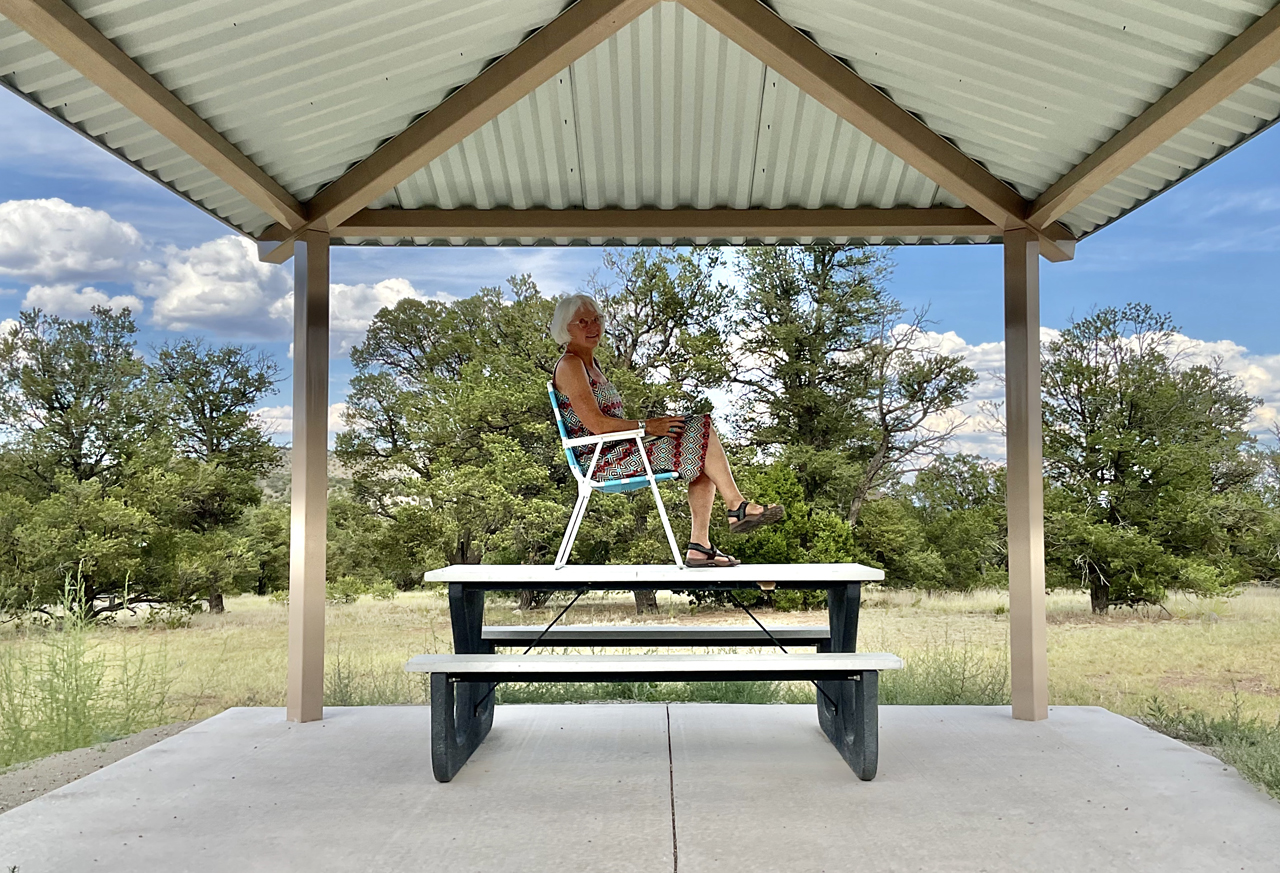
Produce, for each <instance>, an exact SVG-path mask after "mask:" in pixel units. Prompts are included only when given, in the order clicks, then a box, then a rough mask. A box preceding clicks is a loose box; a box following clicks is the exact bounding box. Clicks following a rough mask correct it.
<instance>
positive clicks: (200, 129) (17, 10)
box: [0, 0, 305, 228]
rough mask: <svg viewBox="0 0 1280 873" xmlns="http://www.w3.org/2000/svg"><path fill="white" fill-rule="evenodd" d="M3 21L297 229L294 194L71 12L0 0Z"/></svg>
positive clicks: (49, 1)
mask: <svg viewBox="0 0 1280 873" xmlns="http://www.w3.org/2000/svg"><path fill="white" fill-rule="evenodd" d="M0 15H3V16H4V17H5V18H7V19H9V20H10V21H12V22H13V23H14V24H16V25H17V26H18V27H21V28H22V29H23V30H25V31H26V32H27V33H29V34H31V36H32V37H34V38H35V39H37V40H39V41H40V42H41V43H43V44H44V45H45V46H46V47H47V48H48V49H49V50H50V51H51V52H53V53H54V54H56V55H57V56H58V57H60V58H62V60H64V61H66V62H67V63H68V64H70V65H71V66H72V67H74V68H75V69H76V70H77V71H79V72H80V74H81V75H82V76H84V77H85V78H86V79H88V80H89V81H90V82H92V83H93V84H94V85H96V86H98V87H99V88H101V89H102V90H103V91H104V92H105V93H106V94H107V95H109V96H110V97H111V98H112V99H114V100H115V101H116V102H117V103H119V104H120V105H121V106H123V107H124V108H126V109H128V110H129V111H130V112H132V113H133V114H134V115H136V116H138V117H139V118H141V119H142V120H143V121H144V122H146V123H147V124H148V125H150V126H151V127H152V128H154V129H155V130H156V132H158V133H159V134H160V135H161V136H163V137H164V138H165V139H167V140H169V141H170V142H172V143H173V144H174V145H176V146H177V147H178V148H180V149H182V150H183V151H184V152H186V153H187V154H188V155H190V156H191V157H192V158H194V159H195V160H197V161H199V162H200V163H201V164H202V165H203V166H204V167H205V168H206V169H208V170H209V171H210V172H211V173H213V174H214V175H215V176H217V177H218V178H220V179H222V181H224V182H226V183H227V184H228V185H230V186H231V187H232V188H234V189H235V190H236V191H237V192H239V193H240V194H241V195H242V196H244V197H245V198H246V199H247V200H249V201H250V202H251V203H253V204H254V205H255V206H257V207H258V208H259V209H261V210H262V211H263V212H265V213H267V214H268V215H270V216H271V217H272V218H274V219H275V220H276V221H278V222H280V223H281V224H282V225H285V226H286V227H290V228H294V227H299V226H301V224H302V222H303V220H304V215H305V210H304V208H303V206H302V204H300V203H299V202H298V201H297V200H296V199H295V198H294V197H293V195H292V194H290V193H289V192H288V191H286V190H285V189H284V188H283V187H281V185H280V184H279V183H278V182H276V181H275V180H274V179H272V178H271V177H270V176H268V175H267V174H266V173H265V172H263V170H262V169H261V168H260V167H259V166H258V165H257V164H255V163H253V161H251V160H249V159H248V158H247V157H245V156H244V154H243V153H241V152H240V150H239V149H237V148H236V147H235V146H233V145H232V144H231V143H229V142H228V141H227V140H226V138H225V137H223V136H222V134H220V133H218V132H217V131H216V130H214V129H213V128H212V127H211V126H210V125H209V123H208V122H206V121H205V120H204V119H203V118H201V117H200V116H199V115H196V113H195V112H194V111H193V110H192V109H191V108H190V107H189V106H187V105H186V104H185V103H183V102H182V101H181V100H179V99H178V98H177V97H175V96H174V95H173V94H172V93H170V92H169V91H168V90H167V89H166V88H165V87H164V86H163V85H161V84H160V83H159V82H157V81H156V80H155V78H153V77H152V76H151V75H150V74H149V73H147V71H146V70H144V69H142V67H140V66H138V64H137V63H136V62H135V61H134V60H133V59H132V58H130V57H129V56H128V55H126V54H125V53H124V52H123V51H121V50H120V49H119V48H117V47H116V45H115V43H113V42H112V41H111V40H109V39H107V38H106V37H105V36H103V35H102V34H101V33H100V32H99V31H98V30H97V29H96V28H95V27H94V26H93V25H92V24H90V23H89V22H87V21H85V20H84V18H82V17H81V16H80V15H79V14H78V13H76V11H75V10H74V9H72V8H71V7H70V6H67V5H66V4H65V3H63V2H61V0H0Z"/></svg>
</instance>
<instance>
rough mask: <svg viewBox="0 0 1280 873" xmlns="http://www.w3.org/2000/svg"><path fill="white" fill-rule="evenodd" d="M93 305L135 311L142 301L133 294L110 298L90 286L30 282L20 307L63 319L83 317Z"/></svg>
mask: <svg viewBox="0 0 1280 873" xmlns="http://www.w3.org/2000/svg"><path fill="white" fill-rule="evenodd" d="M95 306H106V307H109V308H111V309H114V310H116V311H117V312H118V311H120V310H121V309H124V308H126V307H128V308H129V309H130V310H131V311H132V312H134V313H139V312H141V311H142V301H141V300H139V299H138V298H137V297H135V296H133V295H132V294H118V295H116V296H114V297H112V296H110V295H108V294H107V293H106V292H105V291H99V290H98V289H97V288H94V287H93V286H92V285H86V286H85V287H83V288H80V287H77V286H76V285H75V284H71V283H64V284H61V285H32V286H31V287H30V288H29V289H28V290H27V296H26V297H23V298H22V308H23V309H41V310H44V311H45V312H48V313H50V314H52V315H61V316H62V317H64V318H85V317H87V316H88V315H89V314H90V312H91V311H92V309H93V307H95Z"/></svg>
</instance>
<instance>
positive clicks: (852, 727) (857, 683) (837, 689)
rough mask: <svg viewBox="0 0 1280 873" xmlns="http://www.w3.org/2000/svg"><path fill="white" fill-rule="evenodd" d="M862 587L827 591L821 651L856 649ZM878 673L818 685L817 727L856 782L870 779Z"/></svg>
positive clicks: (872, 774)
mask: <svg viewBox="0 0 1280 873" xmlns="http://www.w3.org/2000/svg"><path fill="white" fill-rule="evenodd" d="M861 602H862V585H861V584H859V583H853V584H849V585H841V586H838V587H836V588H831V589H829V590H828V591H827V612H828V614H829V616H830V621H831V644H830V647H829V648H827V649H824V651H831V652H856V651H857V650H858V608H859V606H860V605H861ZM879 679H880V674H879V673H877V672H875V671H874V670H873V671H869V672H865V673H861V674H859V675H858V676H857V677H855V678H854V679H847V680H827V681H822V682H819V683H818V724H820V725H821V726H822V730H823V732H824V733H826V735H827V738H828V739H829V740H831V743H832V745H834V746H835V747H836V749H837V750H838V751H839V752H840V755H841V757H843V758H844V759H845V761H846V762H847V763H848V764H849V766H850V768H852V769H853V772H854V773H856V774H857V776H858V778H859V779H863V780H868V779H874V778H875V775H876V759H877V749H878V738H879V727H878V725H879V721H878V717H877V715H878V714H877V699H876V698H877V693H878V689H879Z"/></svg>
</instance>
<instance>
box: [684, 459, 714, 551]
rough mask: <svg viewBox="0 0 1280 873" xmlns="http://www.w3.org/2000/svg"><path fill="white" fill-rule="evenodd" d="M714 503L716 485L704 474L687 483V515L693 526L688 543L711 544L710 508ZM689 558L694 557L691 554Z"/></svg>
mask: <svg viewBox="0 0 1280 873" xmlns="http://www.w3.org/2000/svg"><path fill="white" fill-rule="evenodd" d="M715 501H716V483H714V482H712V481H711V479H710V477H708V476H707V474H706V473H703V474H702V475H701V476H699V477H698V478H697V479H694V480H693V481H692V482H690V483H689V515H690V516H692V517H693V525H692V527H691V529H690V531H689V541H690V542H693V543H701V544H702V545H704V546H705V545H707V544H709V543H710V542H711V507H712V505H713V504H714V503H715ZM690 557H695V555H693V554H692V553H691V554H690Z"/></svg>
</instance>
